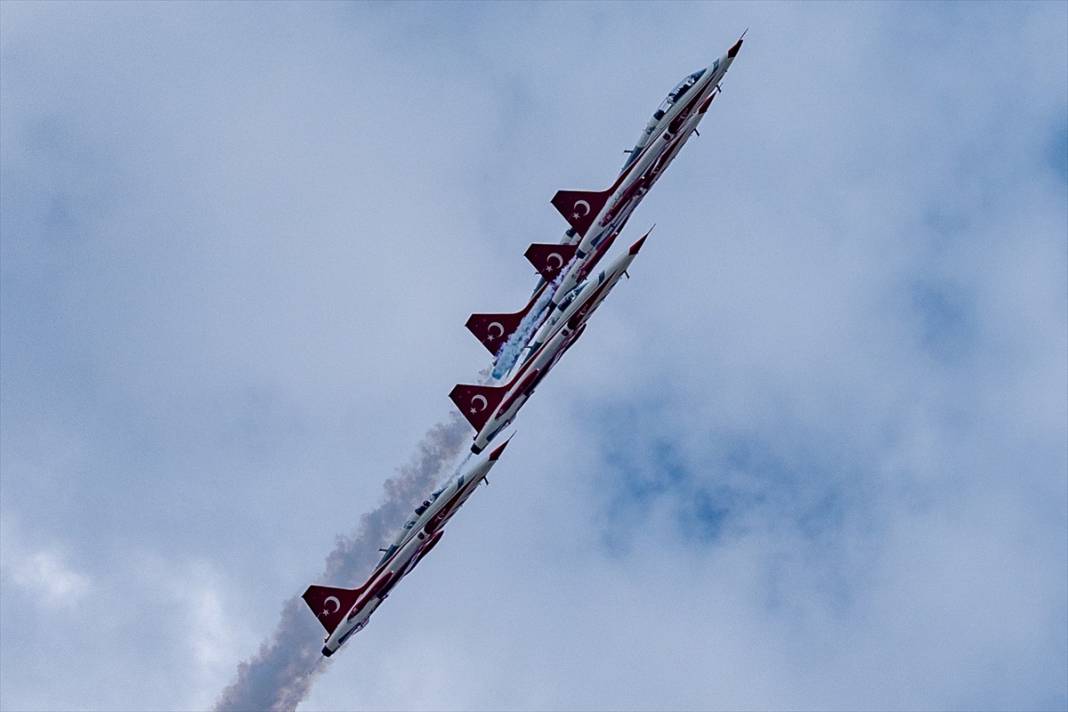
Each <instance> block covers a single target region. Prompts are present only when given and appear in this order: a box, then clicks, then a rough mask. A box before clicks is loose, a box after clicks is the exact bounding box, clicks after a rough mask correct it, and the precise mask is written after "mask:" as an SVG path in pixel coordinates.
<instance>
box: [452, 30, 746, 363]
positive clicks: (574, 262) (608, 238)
mask: <svg viewBox="0 0 1068 712" xmlns="http://www.w3.org/2000/svg"><path fill="white" fill-rule="evenodd" d="M744 37H745V33H742V37H741V38H739V39H738V41H737V42H735V43H734V45H733V46H731V48H730V49H728V50H727V53H726V55H724V56H723V57H720V58H719V59H717V60H716V61H715V62H713V63H712V64H711V65H710V66H708V67H706V68H704V69H701V70H699V71H697V72H694V73H693V74H690V75H688V76H686V77H685V78H684V79H683V80H682V81H680V82H679V83H678V84H676V85H675V88H674V89H672V90H671V92H670V93H669V94H668V95H667V98H665V99H664V101H663V102H662V103H661V104H660V106H659V107H658V108H657V110H656V112H655V113H654V114H653V116H652V118H651V119H650V120H649V122H648V123H647V124H646V126H645V128H644V129H643V130H642V133H641V135H640V136H639V138H638V142H637V143H636V144H635V145H634V148H632V149H630V150H629V151H628V152H627V153H628V154H629V156H628V158H627V160H626V162H625V163H624V164H623V167H622V168H621V169H620V172H619V175H618V177H617V178H616V181H615V183H614V184H613V185H612V186H611V187H610V188H608V190H604V191H600V192H594V191H575V190H562V191H558V192H557V193H556V195H555V196H554V197H553V199H552V204H553V205H554V206H555V207H556V208H557V210H559V211H560V213H561V214H562V215H563V216H564V218H565V219H566V220H567V221H568V223H569V224H570V226H571V227H570V228H569V229H568V230H567V232H566V233H565V234H564V236H563V238H562V239H561V241H560V243H558V244H553V243H534V244H532V245H531V246H530V247H529V248H527V252H526V257H527V259H528V260H530V262H531V264H533V265H534V268H535V269H536V270H537V272H538V274H539V275H540V277H541V279H540V281H539V282H538V284H537V286H536V287H535V289H534V292H533V294H532V295H531V297H530V300H529V301H528V302H527V305H526V306H525V307H523V309H521V310H520V311H518V312H511V313H499V314H472V315H471V316H470V317H469V318H468V320H467V328H468V330H470V331H471V333H473V334H474V335H475V337H476V338H477V339H478V340H479V341H480V342H481V343H482V344H483V345H484V346H485V347H486V348H487V349H488V350H489V352H490V353H491V354H492V355H493V356H494V365H495V368H494V375H495V376H498V377H500V376H501V375H502V374H503V373H506V372H507V371H508V370H509V369H511V367H512V366H513V364H514V362H515V359H516V358H518V356H519V351H520V348H521V347H522V346H523V345H524V344H526V343H528V342H530V341H532V340H533V341H538V342H544V341H545V340H546V338H547V334H548V333H549V332H550V331H553V330H555V326H556V323H557V322H558V321H559V318H560V316H561V311H562V303H563V300H564V298H565V296H566V295H568V294H570V293H571V292H572V291H573V289H574V287H575V285H576V284H578V283H579V282H581V281H582V280H584V279H586V278H587V277H588V276H589V275H590V274H592V273H593V270H594V269H595V268H596V265H597V264H598V262H599V261H600V259H601V257H603V256H604V254H605V253H606V252H607V251H608V249H609V248H610V247H611V246H612V243H613V242H614V241H615V239H616V237H617V236H618V235H619V233H620V232H621V231H622V230H623V228H624V227H625V226H626V224H627V220H628V219H629V218H630V215H631V213H633V212H634V210H635V208H637V207H638V204H639V203H640V202H641V200H642V198H644V196H645V195H646V194H647V193H648V192H649V190H650V189H651V188H652V186H653V184H654V183H656V181H657V180H658V179H659V178H660V176H661V175H663V172H664V169H665V168H667V166H668V165H669V164H670V163H671V162H672V161H673V160H674V159H675V156H677V155H678V153H679V151H680V150H681V149H682V147H683V146H684V145H685V144H686V141H687V140H689V138H690V135H691V134H693V133H696V132H697V125H698V123H700V121H701V119H702V118H704V114H705V112H706V111H708V108H709V106H710V105H711V104H712V100H713V99H714V98H715V97H716V96H717V95H718V93H719V91H720V82H721V81H722V80H723V77H724V76H725V74H726V72H727V69H729V68H730V66H731V64H732V63H733V62H734V58H735V57H736V56H737V55H738V52H739V50H740V49H741V47H742V40H743V38H744ZM550 305H552V306H553V307H555V309H553V310H549V309H547V307H549V306H550ZM516 342H522V343H516ZM506 343H511V344H513V345H514V348H511V349H502V347H503V346H504V345H505V344H506Z"/></svg>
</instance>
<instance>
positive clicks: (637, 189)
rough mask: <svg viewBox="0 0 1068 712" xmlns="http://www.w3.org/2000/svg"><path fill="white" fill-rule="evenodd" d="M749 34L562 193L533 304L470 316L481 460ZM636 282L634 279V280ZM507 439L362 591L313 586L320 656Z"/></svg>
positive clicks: (557, 352) (573, 322) (555, 349)
mask: <svg viewBox="0 0 1068 712" xmlns="http://www.w3.org/2000/svg"><path fill="white" fill-rule="evenodd" d="M744 36H745V34H744V33H743V34H742V37H740V38H739V39H738V41H737V42H735V43H734V45H732V46H731V47H730V49H728V50H727V53H726V54H725V55H723V56H722V57H720V58H718V59H716V60H715V61H714V62H713V63H712V64H711V65H709V66H707V67H705V68H704V69H700V70H698V71H696V72H694V73H693V74H689V75H687V76H686V77H684V78H683V79H682V81H680V82H679V83H678V84H676V85H675V87H674V88H673V89H672V90H671V92H670V93H668V95H667V98H665V99H664V101H663V102H662V103H661V104H660V106H659V107H658V108H657V110H656V112H655V113H654V114H653V116H652V118H651V119H650V120H649V122H648V123H647V124H646V126H645V128H644V129H643V130H642V133H641V135H640V136H639V137H638V142H637V143H636V144H635V145H634V148H632V149H630V150H629V151H627V153H628V157H627V160H626V162H625V163H624V164H623V167H622V169H621V170H620V171H619V175H618V176H617V177H616V179H615V182H613V183H612V185H611V186H610V187H609V188H607V189H606V190H602V191H582V190H561V191H558V192H557V193H556V195H555V196H553V198H552V204H553V206H555V207H556V209H557V210H559V211H560V214H561V215H563V217H564V219H565V220H567V222H568V224H569V225H570V228H569V229H568V230H567V232H565V233H564V236H563V238H561V240H560V241H559V242H557V243H535V244H533V245H531V246H530V247H528V248H527V251H526V253H525V256H526V258H527V259H528V260H529V261H530V262H531V264H533V265H534V268H535V269H536V270H537V271H538V274H539V276H540V278H539V281H538V283H537V285H536V286H535V288H534V291H533V293H532V294H531V297H530V300H529V301H528V302H527V305H526V306H525V307H523V309H522V310H520V311H518V312H515V313H510V314H472V315H471V316H470V318H468V320H467V328H468V330H469V331H471V333H473V334H474V335H475V337H476V338H477V339H478V340H479V341H480V342H481V343H482V344H483V346H485V347H486V349H487V350H489V352H490V353H491V354H492V355H493V369H492V375H491V378H490V380H489V382H486V383H479V384H459V385H457V386H455V387H454V388H453V389H452V391H451V392H450V393H449V397H450V398H451V399H452V401H453V403H455V404H456V407H457V408H458V409H459V410H460V412H461V413H462V414H463V416H464V417H465V418H466V419H467V421H468V422H469V423H470V424H471V426H472V427H473V428H474V429H475V431H476V432H475V436H474V440H473V443H472V445H471V452H472V453H474V454H475V455H481V453H482V452H483V451H484V450H485V449H486V448H487V447H488V446H489V444H490V443H491V441H493V439H494V438H496V437H497V436H498V435H499V434H500V433H501V432H502V431H504V430H505V428H507V427H508V425H509V424H511V423H512V421H513V420H514V419H515V417H516V415H517V414H518V413H519V410H520V409H521V408H522V407H523V405H524V404H525V403H526V402H527V400H528V399H529V398H530V396H531V395H532V394H533V393H534V389H535V388H537V386H538V384H539V383H541V381H542V380H543V379H544V378H545V376H546V375H547V374H548V373H549V371H550V370H552V368H553V366H555V365H556V364H557V363H558V362H559V361H560V359H561V358H562V357H563V355H564V354H565V353H567V350H568V349H570V348H571V346H572V345H573V344H574V343H575V342H576V341H577V340H578V338H579V337H580V336H581V335H582V333H583V331H584V330H585V329H586V323H587V322H588V321H589V318H590V316H591V315H592V314H593V312H594V311H595V310H596V309H597V307H598V306H600V304H601V302H603V301H604V299H605V297H607V296H608V293H609V292H611V291H612V289H613V288H614V287H615V285H616V284H617V283H618V282H619V279H620V277H622V276H624V275H627V269H628V268H629V267H630V264H631V262H633V261H634V258H635V257H636V256H637V255H638V251H639V250H641V248H642V245H643V244H644V243H645V240H646V238H648V236H649V233H648V232H646V233H645V235H643V236H642V237H641V238H639V239H638V240H637V241H636V242H634V243H633V244H631V245H630V246H629V247H628V248H627V249H626V251H625V252H623V253H622V254H620V255H618V256H617V257H615V258H614V259H613V260H612V261H611V262H610V263H608V266H607V267H606V268H605V269H602V270H601V271H600V272H598V273H596V274H594V269H595V268H596V266H597V265H598V264H599V263H600V261H601V258H602V257H604V255H605V254H606V253H607V252H608V250H609V248H610V247H611V246H612V244H613V243H614V242H615V240H616V238H617V237H618V236H619V234H620V233H621V232H622V231H623V228H624V226H625V225H626V224H627V221H628V220H629V219H630V216H631V214H632V213H633V212H634V209H635V208H637V207H638V205H639V204H640V203H641V201H642V198H644V197H645V195H646V194H647V193H648V192H649V190H650V189H651V188H652V187H653V185H654V184H655V183H656V181H657V180H658V179H659V178H660V176H661V175H662V174H663V172H664V169H665V168H667V167H668V165H670V164H671V162H672V161H673V160H674V159H675V157H676V156H677V155H678V153H679V151H680V150H681V149H682V147H683V145H685V143H686V141H687V140H689V138H690V136H691V135H692V134H696V133H697V125H698V124H699V123H700V122H701V119H702V118H704V115H705V112H706V111H708V108H709V106H711V104H712V101H713V100H714V99H715V98H716V96H717V95H718V94H719V92H720V83H721V82H722V81H723V77H724V75H725V74H726V72H727V70H728V69H729V68H730V66H731V64H732V63H733V62H734V59H735V57H737V55H738V51H739V50H740V49H741V47H742V38H744ZM628 276H629V275H628ZM507 444H508V442H507V441H505V442H504V444H502V445H500V446H498V447H496V448H495V449H493V450H492V451H491V452H490V454H489V455H488V456H486V457H481V458H479V459H477V460H476V461H475V464H474V465H472V466H470V467H468V468H467V469H465V470H463V471H462V473H461V474H459V475H458V476H457V477H456V478H455V479H454V480H453V481H451V482H449V483H447V484H446V485H444V486H443V487H441V488H440V489H438V490H437V491H435V492H433V493H432V494H430V495H429V497H428V498H427V499H426V500H424V501H423V503H422V504H420V505H419V506H418V507H417V508H416V509H415V514H414V516H413V517H411V518H410V519H409V520H408V521H407V522H406V523H405V524H404V526H403V527H402V528H401V530H400V533H399V534H397V536H396V538H395V539H394V541H393V542H392V543H391V544H390V545H389V546H388V547H386V548H385V549H383V551H384V555H383V556H382V559H381V560H380V561H379V563H378V565H377V566H376V567H375V569H374V571H372V572H371V575H370V576H369V577H368V579H367V581H366V582H365V583H364V584H363V585H362V586H360V587H359V588H354V589H346V588H331V587H328V586H309V587H308V590H307V591H305V592H304V595H303V598H304V601H305V602H306V603H307V604H308V606H309V608H311V610H312V612H313V613H314V614H315V615H316V617H317V618H318V619H319V622H320V623H321V624H322V625H323V627H324V628H325V629H326V633H327V637H326V640H325V645H324V646H323V650H322V653H323V655H325V656H328V657H329V656H330V655H333V654H334V653H335V652H336V651H337V649H338V648H339V647H340V646H341V645H342V643H344V642H345V641H346V640H348V639H349V638H350V637H351V636H352V635H353V634H354V633H356V632H358V631H359V630H361V629H362V628H363V627H364V626H366V625H367V622H368V619H369V618H370V616H371V613H373V612H374V611H375V609H377V608H378V606H379V605H380V604H381V603H382V601H383V600H385V598H386V597H387V596H388V595H389V593H390V591H392V590H393V587H394V586H396V585H397V583H398V582H399V581H400V580H401V579H402V578H404V577H405V576H406V575H408V574H409V573H411V571H412V570H413V569H414V568H415V567H416V565H417V564H418V563H419V562H420V561H421V560H422V559H423V557H425V556H426V555H427V554H428V553H429V552H430V550H431V549H433V548H434V546H435V545H436V544H437V543H438V541H440V539H441V536H442V534H444V531H445V530H444V527H445V523H446V522H447V521H448V520H449V519H450V518H451V517H452V516H453V515H454V514H455V513H456V511H457V510H458V509H459V508H460V507H461V506H462V505H463V504H464V502H466V501H467V499H468V497H470V496H471V495H472V494H473V493H474V491H475V490H476V489H477V488H478V486H479V485H480V484H481V483H482V482H485V481H486V476H487V475H488V473H489V471H490V470H491V469H492V468H493V467H494V466H495V465H496V464H497V460H498V459H499V458H500V456H501V453H502V452H503V451H504V449H505V447H506V446H507Z"/></svg>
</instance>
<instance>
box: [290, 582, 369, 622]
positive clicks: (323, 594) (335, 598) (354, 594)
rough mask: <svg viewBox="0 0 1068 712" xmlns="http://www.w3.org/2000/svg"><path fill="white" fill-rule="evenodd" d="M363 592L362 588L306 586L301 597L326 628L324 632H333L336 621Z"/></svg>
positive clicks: (339, 620) (339, 619) (338, 620)
mask: <svg viewBox="0 0 1068 712" xmlns="http://www.w3.org/2000/svg"><path fill="white" fill-rule="evenodd" d="M361 593H363V589H362V588H330V587H329V586H308V590H307V591H305V592H304V595H303V596H301V598H303V599H304V602H305V603H307V604H308V608H310V609H311V610H312V613H314V614H315V617H316V618H318V619H319V622H320V623H322V624H323V628H326V632H327V633H328V634H329V633H333V632H334V628H337V626H338V623H340V622H341V619H342V618H344V617H345V614H346V613H348V612H349V610H350V609H351V608H352V604H354V603H356V599H357V598H359V597H360V594H361Z"/></svg>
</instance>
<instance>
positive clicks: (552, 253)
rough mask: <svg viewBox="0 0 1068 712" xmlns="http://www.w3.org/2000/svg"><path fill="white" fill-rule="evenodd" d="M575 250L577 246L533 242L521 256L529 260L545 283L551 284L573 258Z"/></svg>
mask: <svg viewBox="0 0 1068 712" xmlns="http://www.w3.org/2000/svg"><path fill="white" fill-rule="evenodd" d="M577 249H578V246H577V245H561V244H554V243H542V242H535V243H533V244H532V245H531V246H530V247H528V248H527V251H526V252H524V253H523V256H524V257H526V258H527V259H528V260H530V264H532V265H534V269H536V270H538V274H540V275H541V276H542V278H544V279H545V281H546V282H551V281H553V280H554V279H556V276H557V275H558V274H560V270H562V269H563V268H564V266H565V265H566V264H567V263H568V262H570V261H571V258H572V257H574V256H575V251H576V250H577Z"/></svg>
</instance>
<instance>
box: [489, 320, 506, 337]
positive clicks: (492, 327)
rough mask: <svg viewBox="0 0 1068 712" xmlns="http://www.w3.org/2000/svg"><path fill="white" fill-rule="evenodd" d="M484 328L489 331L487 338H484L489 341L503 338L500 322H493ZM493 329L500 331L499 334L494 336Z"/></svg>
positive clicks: (502, 327)
mask: <svg viewBox="0 0 1068 712" xmlns="http://www.w3.org/2000/svg"><path fill="white" fill-rule="evenodd" d="M486 328H487V329H488V330H489V336H487V337H486V338H487V339H489V340H490V341H493V340H494V339H499V338H501V337H502V336H504V324H502V323H501V322H499V321H495V322H493V323H492V324H490V325H489V326H488V327H486ZM494 329H500V332H499V333H496V334H494V333H493V330H494Z"/></svg>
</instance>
